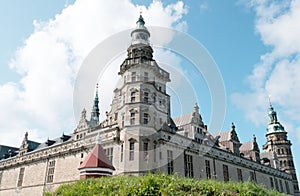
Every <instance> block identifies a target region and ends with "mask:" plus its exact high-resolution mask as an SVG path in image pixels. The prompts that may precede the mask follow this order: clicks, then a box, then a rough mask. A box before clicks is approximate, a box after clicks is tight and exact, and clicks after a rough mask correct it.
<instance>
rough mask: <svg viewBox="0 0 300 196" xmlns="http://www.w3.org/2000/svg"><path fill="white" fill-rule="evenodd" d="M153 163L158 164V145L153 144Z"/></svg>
mask: <svg viewBox="0 0 300 196" xmlns="http://www.w3.org/2000/svg"><path fill="white" fill-rule="evenodd" d="M153 162H156V144H153Z"/></svg>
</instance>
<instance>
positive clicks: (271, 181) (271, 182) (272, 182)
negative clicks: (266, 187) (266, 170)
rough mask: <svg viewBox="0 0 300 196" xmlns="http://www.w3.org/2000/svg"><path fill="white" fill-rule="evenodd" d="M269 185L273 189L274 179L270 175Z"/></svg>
mask: <svg viewBox="0 0 300 196" xmlns="http://www.w3.org/2000/svg"><path fill="white" fill-rule="evenodd" d="M270 185H271V188H272V189H274V181H273V178H272V177H270Z"/></svg>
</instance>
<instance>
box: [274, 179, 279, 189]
mask: <svg viewBox="0 0 300 196" xmlns="http://www.w3.org/2000/svg"><path fill="white" fill-rule="evenodd" d="M274 181H275V188H276V190H277V191H278V189H279V188H278V180H277V178H275V180H274Z"/></svg>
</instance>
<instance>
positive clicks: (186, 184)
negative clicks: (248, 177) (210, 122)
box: [44, 174, 284, 196]
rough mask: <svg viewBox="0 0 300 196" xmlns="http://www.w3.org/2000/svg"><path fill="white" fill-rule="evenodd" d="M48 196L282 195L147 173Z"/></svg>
mask: <svg viewBox="0 0 300 196" xmlns="http://www.w3.org/2000/svg"><path fill="white" fill-rule="evenodd" d="M44 195H47V196H50V195H52V196H59V195H66V196H68V195H70V196H71V195H72V196H74V195H76V196H81V195H82V196H86V195H128V196H133V195H174V196H175V195H207V196H214V195H220V196H231V195H235V196H239V195H240V196H244V195H245V196H246V195H247V196H248V195H255V196H256V195H257V196H259V195H262V196H267V195H270V196H276V195H284V194H281V193H279V192H276V191H275V190H267V189H265V188H263V187H262V186H259V185H257V184H255V183H252V182H244V183H236V182H227V183H225V182H219V181H214V180H196V179H192V178H184V177H179V176H176V175H165V174H148V175H146V176H139V177H134V176H115V177H103V178H97V179H87V180H79V181H77V182H75V183H73V184H64V185H61V186H60V187H58V188H57V190H56V191H55V192H53V193H50V192H48V193H45V194H44Z"/></svg>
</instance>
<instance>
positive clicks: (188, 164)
mask: <svg viewBox="0 0 300 196" xmlns="http://www.w3.org/2000/svg"><path fill="white" fill-rule="evenodd" d="M184 162H185V164H184V166H185V176H186V177H194V171H193V157H192V156H191V155H187V154H186V155H184Z"/></svg>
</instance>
